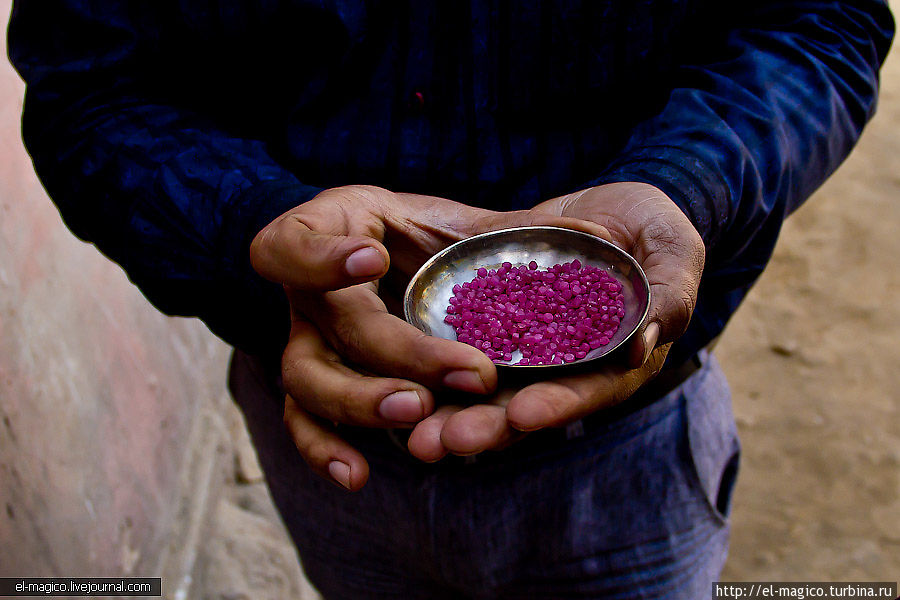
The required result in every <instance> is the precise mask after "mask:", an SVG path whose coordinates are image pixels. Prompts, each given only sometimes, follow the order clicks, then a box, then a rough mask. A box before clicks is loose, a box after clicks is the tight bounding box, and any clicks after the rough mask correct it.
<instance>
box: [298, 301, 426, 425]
mask: <svg viewBox="0 0 900 600" xmlns="http://www.w3.org/2000/svg"><path fill="white" fill-rule="evenodd" d="M282 379H283V383H284V387H285V389H286V391H287V392H288V393H289V394H290V395H291V396H292V397H293V398H294V399H295V400H296V401H297V402H298V404H299V405H300V406H302V407H303V408H304V409H305V410H307V411H309V412H312V413H314V414H316V415H318V416H320V417H323V418H325V419H328V420H329V421H334V422H338V423H346V424H350V425H362V426H366V427H397V426H401V425H404V424H407V425H408V424H411V423H415V422H417V421H419V420H420V419H422V418H424V417H425V416H427V415H429V414H431V412H432V411H433V410H434V397H433V396H432V394H431V392H430V391H429V390H428V389H427V388H425V387H424V386H422V385H419V384H417V383H414V382H412V381H408V380H405V379H391V378H385V377H370V376H366V375H363V374H360V373H358V372H356V371H354V370H353V369H350V368H349V367H347V366H346V365H344V364H343V363H341V361H340V357H339V356H338V355H337V354H336V353H335V352H334V351H333V350H331V349H330V348H328V347H327V346H326V345H325V343H324V340H323V339H322V337H321V335H320V333H319V331H318V330H317V329H316V328H315V326H313V325H312V324H311V323H309V322H307V321H305V320H303V319H297V320H295V321H294V323H293V326H292V329H291V337H290V340H289V341H288V345H287V347H286V348H285V352H284V356H283V359H282Z"/></svg>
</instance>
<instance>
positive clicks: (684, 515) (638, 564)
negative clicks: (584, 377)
mask: <svg viewBox="0 0 900 600" xmlns="http://www.w3.org/2000/svg"><path fill="white" fill-rule="evenodd" d="M700 359H701V360H702V363H703V364H702V367H701V368H700V370H698V371H697V372H696V373H694V375H692V376H691V377H690V378H689V379H688V380H687V381H686V382H685V383H684V384H682V385H681V386H680V387H678V388H676V389H675V390H674V391H672V392H670V393H669V394H667V395H666V396H664V397H663V398H660V399H659V400H658V401H656V402H653V403H652V404H649V405H648V406H646V407H644V408H641V409H639V410H637V411H635V412H632V413H630V414H625V415H624V416H617V417H616V418H614V419H609V420H604V419H594V420H592V421H591V422H589V424H586V425H585V426H584V427H579V426H578V425H576V426H574V427H569V428H568V429H567V430H565V431H564V430H554V431H547V432H539V433H534V434H531V435H530V436H528V437H526V439H525V440H523V441H521V442H519V443H517V444H515V445H514V446H512V447H510V448H509V449H506V450H503V451H500V452H487V453H484V454H482V455H479V457H478V458H477V459H476V460H474V461H473V460H471V459H468V460H467V459H462V458H458V457H448V458H447V459H444V460H442V461H440V462H438V463H436V464H425V463H422V462H420V461H418V460H416V459H415V458H412V457H411V456H410V455H409V454H408V453H407V452H406V451H405V449H404V448H403V447H402V446H401V445H398V444H396V443H395V442H394V441H392V438H391V437H390V436H389V435H388V434H387V432H385V431H383V430H374V429H360V428H345V429H343V434H344V435H345V437H346V438H347V439H348V440H349V441H350V442H351V443H353V444H354V445H355V446H356V447H357V448H359V449H360V451H362V452H363V454H364V455H365V456H366V458H367V459H368V461H369V463H370V465H371V476H370V479H369V482H368V483H367V484H366V486H365V487H364V488H363V490H362V491H360V492H358V493H355V494H353V493H349V492H345V491H343V490H341V489H339V488H338V487H336V486H334V485H333V484H331V483H329V482H326V481H324V480H322V479H320V478H319V477H318V476H317V475H315V474H313V473H312V472H311V471H310V470H309V469H308V468H307V467H306V465H305V463H304V462H303V460H302V459H301V458H300V456H299V455H298V454H297V451H296V449H295V448H294V445H293V442H292V441H291V439H290V437H289V436H288V434H287V432H286V430H285V429H284V426H283V424H282V412H283V394H282V392H281V391H280V390H279V389H278V387H277V374H275V373H272V372H271V371H269V372H268V373H267V372H266V369H264V368H263V366H262V365H261V364H260V363H259V362H257V361H255V360H254V359H252V358H250V357H248V356H246V355H243V354H240V353H236V354H235V356H234V359H233V362H232V373H231V388H232V393H233V395H234V397H235V399H236V400H237V402H238V404H239V405H240V406H241V408H242V409H243V411H244V414H245V415H246V417H247V422H248V425H249V428H250V433H251V435H252V438H253V441H254V443H255V445H256V448H257V451H258V453H259V457H260V461H261V463H262V465H263V468H264V470H265V473H266V477H267V480H268V484H269V488H270V490H271V491H272V496H273V498H274V500H275V504H276V505H277V507H278V509H279V511H280V512H281V515H282V518H283V519H284V522H285V524H286V526H287V529H288V531H289V532H290V534H291V536H292V537H293V540H294V543H295V544H296V545H297V548H298V550H299V553H300V557H301V560H302V562H303V567H304V569H305V571H306V574H307V576H308V577H309V579H310V581H311V582H312V583H313V584H314V585H315V586H316V587H317V588H318V589H319V591H320V592H321V593H322V594H323V595H324V596H325V597H326V598H346V599H353V600H357V599H363V598H403V599H407V598H422V599H435V598H479V599H481V598H484V599H488V598H522V599H526V598H527V599H533V598H610V599H612V598H616V599H626V598H628V599H632V598H667V599H673V600H699V599H701V598H708V597H710V593H711V592H710V590H711V583H712V582H713V581H715V580H716V578H717V577H718V575H719V572H720V570H721V568H722V565H723V563H724V561H725V555H726V552H727V546H728V529H729V528H728V521H727V519H726V515H727V513H728V505H729V500H730V494H731V490H732V487H733V485H734V480H735V475H736V473H737V463H738V456H739V444H738V439H737V434H736V428H735V424H734V418H733V416H732V413H731V406H730V403H731V402H730V393H729V390H728V386H727V384H726V382H725V377H724V375H723V373H722V371H721V369H720V367H719V365H718V363H717V362H716V360H715V358H713V357H712V355H709V354H707V353H706V352H702V353H701V355H700Z"/></svg>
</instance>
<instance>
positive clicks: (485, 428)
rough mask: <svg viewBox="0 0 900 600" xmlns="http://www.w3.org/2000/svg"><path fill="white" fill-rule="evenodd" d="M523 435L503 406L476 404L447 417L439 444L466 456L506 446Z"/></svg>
mask: <svg viewBox="0 0 900 600" xmlns="http://www.w3.org/2000/svg"><path fill="white" fill-rule="evenodd" d="M510 396H512V392H510ZM522 435H523V434H522V432H520V431H517V430H515V429H513V428H512V427H511V426H510V424H509V421H508V420H507V417H506V408H505V407H504V406H502V405H501V404H476V405H474V406H469V407H467V408H465V409H463V410H461V411H459V412H457V413H454V414H453V415H451V416H450V418H449V419H447V421H446V422H445V423H444V428H443V429H442V430H441V443H442V444H443V445H444V447H445V448H446V449H447V450H448V451H449V452H451V453H452V454H456V455H459V456H469V455H472V454H478V453H480V452H484V451H486V450H499V449H501V448H505V447H506V446H509V445H510V444H511V443H513V442H514V441H516V440H518V439H519V438H521V437H522Z"/></svg>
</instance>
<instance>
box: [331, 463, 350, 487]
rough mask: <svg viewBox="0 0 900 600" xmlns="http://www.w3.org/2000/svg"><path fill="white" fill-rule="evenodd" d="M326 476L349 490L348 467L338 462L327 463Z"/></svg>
mask: <svg viewBox="0 0 900 600" xmlns="http://www.w3.org/2000/svg"><path fill="white" fill-rule="evenodd" d="M328 474H329V475H331V477H332V478H333V479H334V480H335V481H337V482H338V483H339V484H341V485H342V486H344V487H345V488H347V489H348V490H349V489H350V465H348V464H347V463H344V462H341V461H339V460H333V461H331V462H330V463H328Z"/></svg>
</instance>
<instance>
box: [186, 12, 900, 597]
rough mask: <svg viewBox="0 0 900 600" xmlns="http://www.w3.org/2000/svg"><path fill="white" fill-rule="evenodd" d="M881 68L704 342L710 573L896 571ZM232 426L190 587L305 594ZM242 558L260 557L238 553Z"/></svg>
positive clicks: (892, 345) (887, 176)
mask: <svg viewBox="0 0 900 600" xmlns="http://www.w3.org/2000/svg"><path fill="white" fill-rule="evenodd" d="M897 4H898V3H895V8H896V5H897ZM882 77H883V88H882V94H881V101H880V108H879V112H878V114H877V116H876V117H875V119H874V120H873V121H872V123H871V124H870V125H869V126H868V128H867V129H866V131H865V133H864V135H863V137H862V140H861V141H860V143H859V146H858V147H857V149H856V150H855V151H854V153H853V155H852V156H851V157H850V158H849V159H848V161H847V162H846V163H845V164H844V165H843V166H842V167H841V168H840V169H839V170H838V172H837V173H836V174H835V175H834V176H833V177H832V178H831V179H830V180H829V181H828V183H827V184H826V185H825V186H823V188H822V189H821V190H819V192H818V193H816V194H815V196H814V197H813V198H811V199H810V200H809V201H808V202H807V203H806V204H805V205H804V206H803V207H801V208H800V210H798V211H797V213H796V214H794V215H793V216H792V217H791V218H790V219H789V220H788V221H787V222H786V224H785V227H784V230H783V233H782V236H781V238H780V240H779V243H778V246H777V249H776V251H775V255H774V257H773V259H772V262H771V264H770V265H769V267H768V269H767V271H766V272H765V274H764V275H763V277H762V278H761V280H760V281H759V283H758V285H757V286H756V287H755V288H754V289H753V291H752V292H751V294H750V296H749V298H748V299H747V301H746V302H745V304H744V305H743V306H742V307H741V309H740V310H739V311H738V313H737V314H736V315H735V317H734V319H733V321H732V322H731V324H730V325H729V326H728V329H727V331H726V333H725V335H724V336H723V338H722V341H721V342H720V344H719V346H718V348H717V355H718V356H719V359H720V361H721V362H722V364H723V366H724V368H725V370H726V372H727V373H728V377H729V380H730V382H731V386H732V391H733V395H734V400H733V401H734V409H735V414H736V417H737V421H738V426H739V430H740V434H741V438H742V442H743V457H742V464H741V473H740V477H739V481H738V485H737V488H736V491H735V495H734V504H733V509H732V510H733V512H732V520H733V523H732V527H733V535H732V543H731V553H730V557H729V560H728V563H727V565H726V567H725V571H724V573H723V574H722V580H725V581H758V580H775V581H814V580H823V581H853V580H855V581H864V580H873V581H874V580H881V581H885V580H896V579H897V577H898V573H900V428H898V427H897V425H898V423H900V368H898V359H900V352H898V343H897V340H898V339H900V303H898V301H897V297H898V295H900V268H898V267H900V56H898V51H897V49H896V47H895V49H894V50H893V51H892V53H891V56H890V57H889V59H888V61H887V64H886V65H885V67H884V71H883V74H882ZM234 431H235V436H236V438H235V439H236V441H237V443H236V448H237V449H238V454H237V455H236V462H235V464H236V465H237V466H236V473H237V475H236V476H235V477H234V481H235V482H234V483H233V484H232V485H231V486H230V487H229V494H228V496H227V497H226V498H225V499H223V504H224V505H225V506H224V508H222V510H220V512H219V514H218V515H217V519H218V524H217V530H218V531H219V532H220V533H219V534H218V535H217V536H216V537H215V538H214V539H213V540H212V541H211V543H210V544H209V545H208V547H207V548H208V551H207V552H206V555H205V556H204V560H203V561H201V563H200V565H201V566H200V569H199V570H200V571H201V572H198V577H201V578H203V577H204V574H205V575H206V576H205V579H204V580H205V581H207V582H208V586H207V587H206V588H205V597H206V598H208V599H210V600H213V599H215V600H220V599H225V598H232V599H234V598H251V597H261V596H258V595H256V596H254V595H250V593H249V589H251V588H250V586H249V585H248V582H250V581H257V582H258V581H268V582H269V583H270V586H269V589H270V590H271V594H270V595H268V596H266V597H272V598H277V597H287V595H288V594H285V592H288V590H293V593H294V594H297V595H295V596H294V597H300V596H302V597H303V598H312V597H315V596H314V594H313V592H312V591H311V590H310V589H309V588H308V587H305V584H304V583H303V582H302V581H300V580H299V579H298V578H299V577H300V575H299V571H298V570H297V569H296V568H295V565H291V564H287V562H289V561H287V562H286V561H284V557H285V556H290V555H291V553H292V550H291V548H290V546H289V544H288V542H287V541H286V539H285V538H284V537H283V535H284V534H283V533H282V531H281V530H280V528H279V526H278V523H277V517H276V516H275V513H274V511H273V510H272V509H271V506H270V505H269V501H268V498H267V496H266V492H265V488H264V486H263V484H262V483H260V477H259V474H258V473H257V472H256V471H255V468H254V466H253V460H252V455H251V454H250V453H249V452H248V447H247V442H246V440H245V439H244V438H243V433H242V432H241V431H240V427H239V426H235V427H234ZM239 481H243V483H239ZM244 524H250V525H253V524H255V525H254V527H251V528H250V531H255V532H256V533H255V534H253V535H250V536H249V537H248V536H247V535H244V534H241V535H235V534H234V533H229V532H233V531H245V532H246V531H247V528H246V527H245V526H244ZM251 557H253V558H260V557H268V560H262V561H260V560H252V561H248V560H242V558H251ZM217 573H230V578H229V579H226V580H223V579H222V578H221V577H218V576H217ZM252 589H254V590H255V594H259V593H260V587H255V588H252ZM279 594H284V595H281V596H279Z"/></svg>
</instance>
